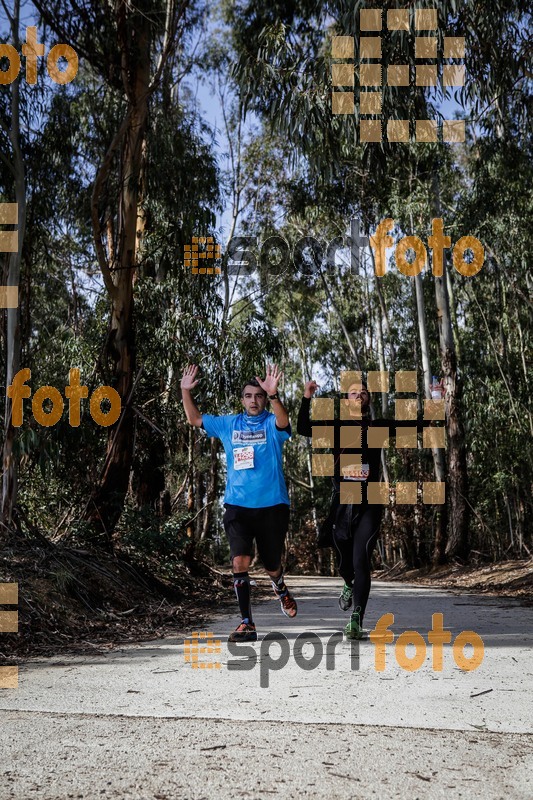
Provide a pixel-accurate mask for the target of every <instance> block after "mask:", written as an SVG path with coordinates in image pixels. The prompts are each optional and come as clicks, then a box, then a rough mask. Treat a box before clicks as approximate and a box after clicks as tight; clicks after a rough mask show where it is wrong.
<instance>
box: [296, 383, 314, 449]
mask: <svg viewBox="0 0 533 800" xmlns="http://www.w3.org/2000/svg"><path fill="white" fill-rule="evenodd" d="M317 389H318V384H317V383H316V382H315V381H307V383H306V384H305V387H304V396H303V397H302V402H301V404H300V410H299V411H298V422H297V423H296V430H297V432H298V433H299V434H300V435H301V436H312V435H313V428H312V425H311V415H310V413H309V412H310V410H311V398H312V397H313V395H314V393H315V392H316V390H317Z"/></svg>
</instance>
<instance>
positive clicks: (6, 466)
mask: <svg viewBox="0 0 533 800" xmlns="http://www.w3.org/2000/svg"><path fill="white" fill-rule="evenodd" d="M19 23H20V0H15V3H14V8H13V16H12V17H11V18H10V27H11V36H12V40H13V43H14V46H15V49H16V50H17V51H18V52H20V49H21V43H20V36H19ZM21 75H22V73H21ZM21 75H19V76H18V77H17V78H16V79H15V80H14V81H13V83H12V84H11V103H10V107H11V125H10V129H9V139H10V142H11V148H12V159H11V162H10V163H9V165H8V166H9V168H10V172H11V174H12V175H13V179H14V189H15V202H16V203H17V204H18V211H17V231H18V247H17V250H16V252H12V253H9V255H8V257H7V269H6V281H5V283H6V285H7V286H17V287H18V286H19V283H20V265H21V261H22V246H23V242H24V234H25V229H26V186H25V170H24V161H23V158H22V150H21V142H20V110H21V109H20V81H21V80H22V79H23V78H22V77H21ZM4 160H7V159H4ZM6 317H7V325H6V373H5V377H6V381H5V384H6V387H7V386H9V385H10V384H11V383H12V381H13V376H14V375H16V374H17V372H18V371H19V370H20V356H21V333H20V312H19V308H18V306H17V308H8V309H6ZM11 413H12V404H11V399H10V398H8V397H7V396H6V405H5V418H4V443H3V448H2V509H1V513H2V522H3V524H4V525H5V526H7V527H9V526H10V524H11V519H12V514H13V508H14V506H15V503H16V501H17V470H18V464H17V460H16V458H15V454H14V444H15V437H16V429H15V428H14V427H13V424H12V419H11Z"/></svg>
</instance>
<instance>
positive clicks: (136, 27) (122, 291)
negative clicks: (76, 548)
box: [87, 4, 150, 544]
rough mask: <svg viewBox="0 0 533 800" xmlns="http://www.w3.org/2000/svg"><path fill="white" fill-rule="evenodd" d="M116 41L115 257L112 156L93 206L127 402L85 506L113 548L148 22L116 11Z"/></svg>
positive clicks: (115, 358)
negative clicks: (105, 229)
mask: <svg viewBox="0 0 533 800" xmlns="http://www.w3.org/2000/svg"><path fill="white" fill-rule="evenodd" d="M117 34H118V35H117V39H118V42H117V43H118V47H119V49H120V53H121V63H122V75H123V81H124V86H125V94H126V96H127V98H128V105H127V111H126V113H125V116H124V120H123V123H122V126H121V130H120V131H119V133H120V139H119V142H120V144H119V146H120V156H119V161H120V174H121V177H122V180H121V186H120V195H119V198H118V208H117V215H116V218H117V223H116V228H117V229H116V236H115V237H114V240H112V241H109V238H108V250H111V252H108V253H107V255H106V254H105V253H104V252H103V245H102V238H101V237H102V233H101V224H100V215H99V209H100V207H101V198H102V197H103V195H104V191H105V183H106V179H107V177H108V174H109V170H110V165H111V157H112V155H113V153H109V151H108V155H107V156H106V158H105V159H104V162H103V163H102V165H101V167H100V170H99V172H98V174H97V177H96V180H95V183H94V187H93V201H92V214H93V231H94V235H95V242H96V248H97V252H98V255H99V263H100V267H101V269H102V274H103V277H104V282H105V284H106V288H107V290H108V292H109V295H110V297H111V318H110V324H109V334H108V339H107V345H106V356H107V359H108V362H109V363H111V370H112V385H113V388H114V389H116V391H117V392H118V393H119V395H120V398H121V403H122V416H121V418H120V421H119V423H117V427H116V429H115V427H112V428H110V430H109V435H108V443H107V453H106V459H105V464H104V469H103V471H102V474H101V476H100V481H99V483H98V485H97V487H96V489H95V491H94V492H93V495H92V497H91V502H90V503H89V505H88V507H87V517H88V519H89V520H90V521H91V522H92V523H93V525H94V526H95V527H96V528H97V530H98V531H99V532H100V533H101V534H104V537H105V540H107V542H108V544H110V541H111V535H112V532H113V530H114V528H115V526H116V524H117V522H118V519H119V517H120V515H121V513H122V509H123V505H124V498H125V496H126V493H127V491H128V483H129V475H130V470H131V465H132V461H133V440H134V437H133V428H134V426H133V421H134V414H133V410H132V408H131V405H130V400H131V394H132V389H133V380H134V372H135V328H134V307H133V283H134V276H135V270H136V268H137V248H138V238H137V231H138V230H139V229H142V225H143V215H142V211H141V202H140V201H141V198H140V180H141V166H142V164H143V149H144V138H145V133H146V121H147V114H148V94H149V93H148V89H149V85H150V27H149V25H148V24H147V21H146V19H144V18H142V17H139V16H137V17H136V23H135V24H134V23H133V22H132V21H131V19H130V18H129V16H128V11H127V9H126V6H125V5H123V4H121V5H120V6H119V8H118V10H117ZM134 49H135V52H134ZM133 52H134V54H133ZM117 135H118V134H117ZM113 144H115V143H113ZM112 147H113V145H112ZM113 149H114V148H113ZM110 150H111V148H110ZM108 156H109V158H108Z"/></svg>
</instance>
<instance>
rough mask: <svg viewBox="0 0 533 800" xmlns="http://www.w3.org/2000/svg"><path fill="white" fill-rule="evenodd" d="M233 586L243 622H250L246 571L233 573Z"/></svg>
mask: <svg viewBox="0 0 533 800" xmlns="http://www.w3.org/2000/svg"><path fill="white" fill-rule="evenodd" d="M233 588H234V589H235V594H236V595H237V602H238V603H239V610H240V612H241V618H242V620H243V622H246V621H248V622H249V623H252V606H251V604H250V578H249V575H248V573H247V572H234V573H233Z"/></svg>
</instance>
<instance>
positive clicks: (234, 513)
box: [223, 503, 257, 642]
mask: <svg viewBox="0 0 533 800" xmlns="http://www.w3.org/2000/svg"><path fill="white" fill-rule="evenodd" d="M225 508H226V511H225V513H224V517H223V523H224V528H225V531H226V536H227V537H228V542H229V547H230V555H231V559H232V566H233V587H234V589H235V594H236V595H237V602H238V603H239V610H240V612H241V623H240V625H238V626H237V628H236V630H234V631H233V633H232V634H230V637H229V641H230V642H256V641H257V632H256V630H255V625H254V623H253V621H252V609H251V605H250V578H249V576H248V569H249V567H250V563H251V560H252V552H253V532H252V529H253V524H251V512H250V510H249V509H246V508H240V507H239V506H233V505H230V504H228V503H226V504H225Z"/></svg>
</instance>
